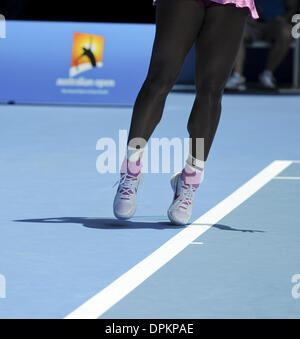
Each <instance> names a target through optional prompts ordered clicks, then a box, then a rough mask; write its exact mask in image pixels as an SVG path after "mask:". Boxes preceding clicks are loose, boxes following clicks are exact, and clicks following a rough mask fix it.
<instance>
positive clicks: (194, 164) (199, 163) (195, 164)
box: [186, 154, 205, 173]
mask: <svg viewBox="0 0 300 339" xmlns="http://www.w3.org/2000/svg"><path fill="white" fill-rule="evenodd" d="M186 166H187V168H188V169H189V170H190V171H191V172H198V173H199V172H203V171H204V166H205V161H203V160H199V159H196V158H194V157H193V156H192V155H191V154H189V156H188V158H187V160H186Z"/></svg>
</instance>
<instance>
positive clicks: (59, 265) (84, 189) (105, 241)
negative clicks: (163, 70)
mask: <svg viewBox="0 0 300 339" xmlns="http://www.w3.org/2000/svg"><path fill="white" fill-rule="evenodd" d="M193 100H194V94H184V93H171V94H170V95H169V96H168V99H167V103H166V107H165V113H164V117H163V120H162V122H161V124H160V125H159V126H158V128H157V129H156V131H155V133H154V135H153V137H168V138H172V137H179V138H185V137H187V131H186V121H187V119H188V116H189V113H190V110H191V107H192V104H193ZM299 104H300V99H299V97H298V96H263V95H258V96H246V95H240V96H235V95H226V96H224V99H223V113H222V118H221V123H220V127H219V129H218V132H217V135H216V139H215V142H214V145H213V148H212V151H211V154H210V157H209V160H208V162H207V166H206V172H205V180H204V182H203V183H202V184H201V187H200V189H199V194H197V195H196V200H195V202H194V209H193V218H192V223H191V225H189V226H187V227H178V226H177V227H175V226H172V225H171V224H170V223H169V221H168V218H167V214H166V211H167V209H168V206H169V204H170V202H171V200H172V191H171V187H170V183H169V179H170V174H145V178H144V182H143V184H142V185H141V187H140V190H139V194H138V199H139V202H138V210H137V213H136V216H135V217H134V218H133V219H132V220H131V221H124V222H122V221H117V220H115V218H114V217H113V212H112V202H113V198H114V195H115V190H116V187H114V188H113V185H114V183H115V182H116V180H118V174H99V173H98V172H97V169H96V160H97V157H98V156H99V150H97V149H96V144H97V140H99V138H104V137H110V138H113V139H115V140H118V135H119V131H120V130H128V128H129V121H130V117H131V113H132V107H109V106H108V107H78V106H77V107H75V106H42V105H35V106H30V105H1V106H0V123H1V126H2V129H1V135H0V141H1V146H2V152H1V154H0V159H1V164H2V166H1V167H0V175H1V183H2V184H1V187H0V190H1V214H0V234H1V236H0V275H1V277H3V278H5V286H4V284H3V283H2V296H4V294H5V298H0V318H66V317H67V318H85V317H91V318H113V319H116V318H195V319H196V318H197V319H198V318H278V317H281V318H298V317H299V314H300V299H298V297H297V293H296V295H295V293H293V290H295V285H296V282H292V279H293V277H294V276H295V275H297V274H299V273H300V266H299V262H300V260H299V259H300V253H299V246H300V221H299V220H300V211H299V199H300V151H299V147H300V137H299V126H300V115H299V109H298V107H299ZM1 281H4V279H2V280H1ZM4 287H5V291H4V292H5V293H3V289H4ZM293 288H294V289H293ZM299 290H300V289H299ZM0 295H1V293H0Z"/></svg>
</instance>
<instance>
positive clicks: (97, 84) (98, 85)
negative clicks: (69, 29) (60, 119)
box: [56, 32, 116, 95]
mask: <svg viewBox="0 0 300 339" xmlns="http://www.w3.org/2000/svg"><path fill="white" fill-rule="evenodd" d="M103 52H104V36H102V35H94V34H88V33H80V32H75V33H74V35H73V41H72V52H71V65H70V69H69V77H67V78H58V79H56V86H58V87H60V88H61V89H60V91H61V93H62V94H73V95H81V94H86V95H107V94H109V88H113V87H115V86H116V82H115V80H114V79H103V78H101V79H99V78H95V75H96V74H98V73H97V72H95V73H94V72H92V73H90V72H89V74H90V75H89V78H86V77H84V76H83V74H82V73H84V72H86V71H89V70H92V69H98V68H102V67H103Z"/></svg>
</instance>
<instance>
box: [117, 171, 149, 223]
mask: <svg viewBox="0 0 300 339" xmlns="http://www.w3.org/2000/svg"><path fill="white" fill-rule="evenodd" d="M142 180H143V174H142V173H141V172H140V173H139V174H136V175H135V174H132V173H130V172H129V173H121V178H120V181H119V186H118V190H117V193H116V196H115V199H114V204H113V210H114V215H115V217H116V218H118V219H121V220H125V219H129V218H131V217H132V216H133V215H134V214H135V211H136V206H137V199H136V196H137V191H138V187H139V184H140V183H141V182H142Z"/></svg>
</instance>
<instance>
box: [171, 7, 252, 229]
mask: <svg viewBox="0 0 300 339" xmlns="http://www.w3.org/2000/svg"><path fill="white" fill-rule="evenodd" d="M247 15H248V10H247V9H241V8H237V7H235V6H234V5H220V6H212V7H208V8H206V12H205V18H204V23H203V26H202V28H201V31H200V32H199V34H198V36H197V39H196V50H195V51H196V58H195V60H196V74H195V83H196V97H195V101H194V105H193V108H192V112H191V115H190V118H189V121H188V131H189V134H190V152H189V153H190V154H189V156H188V159H187V161H186V165H185V168H184V169H183V171H182V172H181V173H178V174H176V175H175V176H173V177H172V179H171V185H172V188H173V191H174V199H173V202H172V204H171V206H170V208H169V210H168V216H169V219H170V220H171V222H172V223H175V224H186V223H188V221H189V220H190V217H191V214H192V202H193V199H194V194H195V192H196V189H197V188H198V187H199V184H200V183H201V182H202V180H203V177H204V166H205V161H206V160H207V158H208V154H209V151H210V148H211V145H212V142H213V139H214V136H215V133H216V130H217V127H218V124H219V120H220V113H221V99H222V94H223V91H224V87H225V84H226V81H227V79H228V77H229V76H230V73H231V71H232V68H233V65H234V63H235V60H236V57H237V54H238V51H239V47H240V44H241V41H242V37H243V32H244V27H245V23H246V19H247ZM201 141H203V143H202V142H201ZM201 146H202V147H201Z"/></svg>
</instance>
